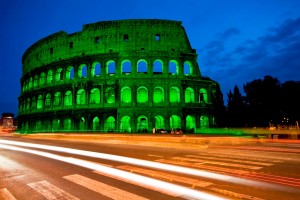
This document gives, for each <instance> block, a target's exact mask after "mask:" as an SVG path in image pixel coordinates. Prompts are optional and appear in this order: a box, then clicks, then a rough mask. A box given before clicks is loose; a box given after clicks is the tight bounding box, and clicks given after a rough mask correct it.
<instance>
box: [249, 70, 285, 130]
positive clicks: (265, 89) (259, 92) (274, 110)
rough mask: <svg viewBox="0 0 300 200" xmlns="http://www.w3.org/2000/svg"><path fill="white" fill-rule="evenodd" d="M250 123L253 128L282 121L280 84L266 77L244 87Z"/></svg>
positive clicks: (276, 80)
mask: <svg viewBox="0 0 300 200" xmlns="http://www.w3.org/2000/svg"><path fill="white" fill-rule="evenodd" d="M244 91H245V94H246V96H245V100H246V105H247V110H248V121H249V123H250V125H252V126H263V127H266V126H268V125H269V123H274V122H275V123H276V122H278V121H279V119H280V96H281V95H280V91H281V90H280V82H279V81H278V79H277V78H273V77H271V76H265V77H264V79H256V80H254V81H251V82H250V83H246V84H245V85H244Z"/></svg>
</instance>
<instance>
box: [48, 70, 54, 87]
mask: <svg viewBox="0 0 300 200" xmlns="http://www.w3.org/2000/svg"><path fill="white" fill-rule="evenodd" d="M52 76H53V72H52V70H49V71H48V73H47V83H48V84H49V83H52Z"/></svg>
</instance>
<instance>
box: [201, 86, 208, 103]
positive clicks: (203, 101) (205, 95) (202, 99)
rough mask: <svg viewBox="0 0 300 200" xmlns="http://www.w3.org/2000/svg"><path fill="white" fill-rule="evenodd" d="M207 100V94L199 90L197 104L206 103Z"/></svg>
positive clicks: (204, 90)
mask: <svg viewBox="0 0 300 200" xmlns="http://www.w3.org/2000/svg"><path fill="white" fill-rule="evenodd" d="M207 102H208V99H207V92H206V89H204V88H201V89H200V91H199V103H207Z"/></svg>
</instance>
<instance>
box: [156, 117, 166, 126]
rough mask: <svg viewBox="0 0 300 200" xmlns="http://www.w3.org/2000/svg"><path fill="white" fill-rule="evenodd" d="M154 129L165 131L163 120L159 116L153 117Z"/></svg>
mask: <svg viewBox="0 0 300 200" xmlns="http://www.w3.org/2000/svg"><path fill="white" fill-rule="evenodd" d="M155 128H158V129H165V128H166V126H165V120H164V118H163V117H162V116H161V115H157V116H155Z"/></svg>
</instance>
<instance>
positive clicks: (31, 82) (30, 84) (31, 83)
mask: <svg viewBox="0 0 300 200" xmlns="http://www.w3.org/2000/svg"><path fill="white" fill-rule="evenodd" d="M32 86H33V80H32V77H30V79H29V89H31V88H32Z"/></svg>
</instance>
